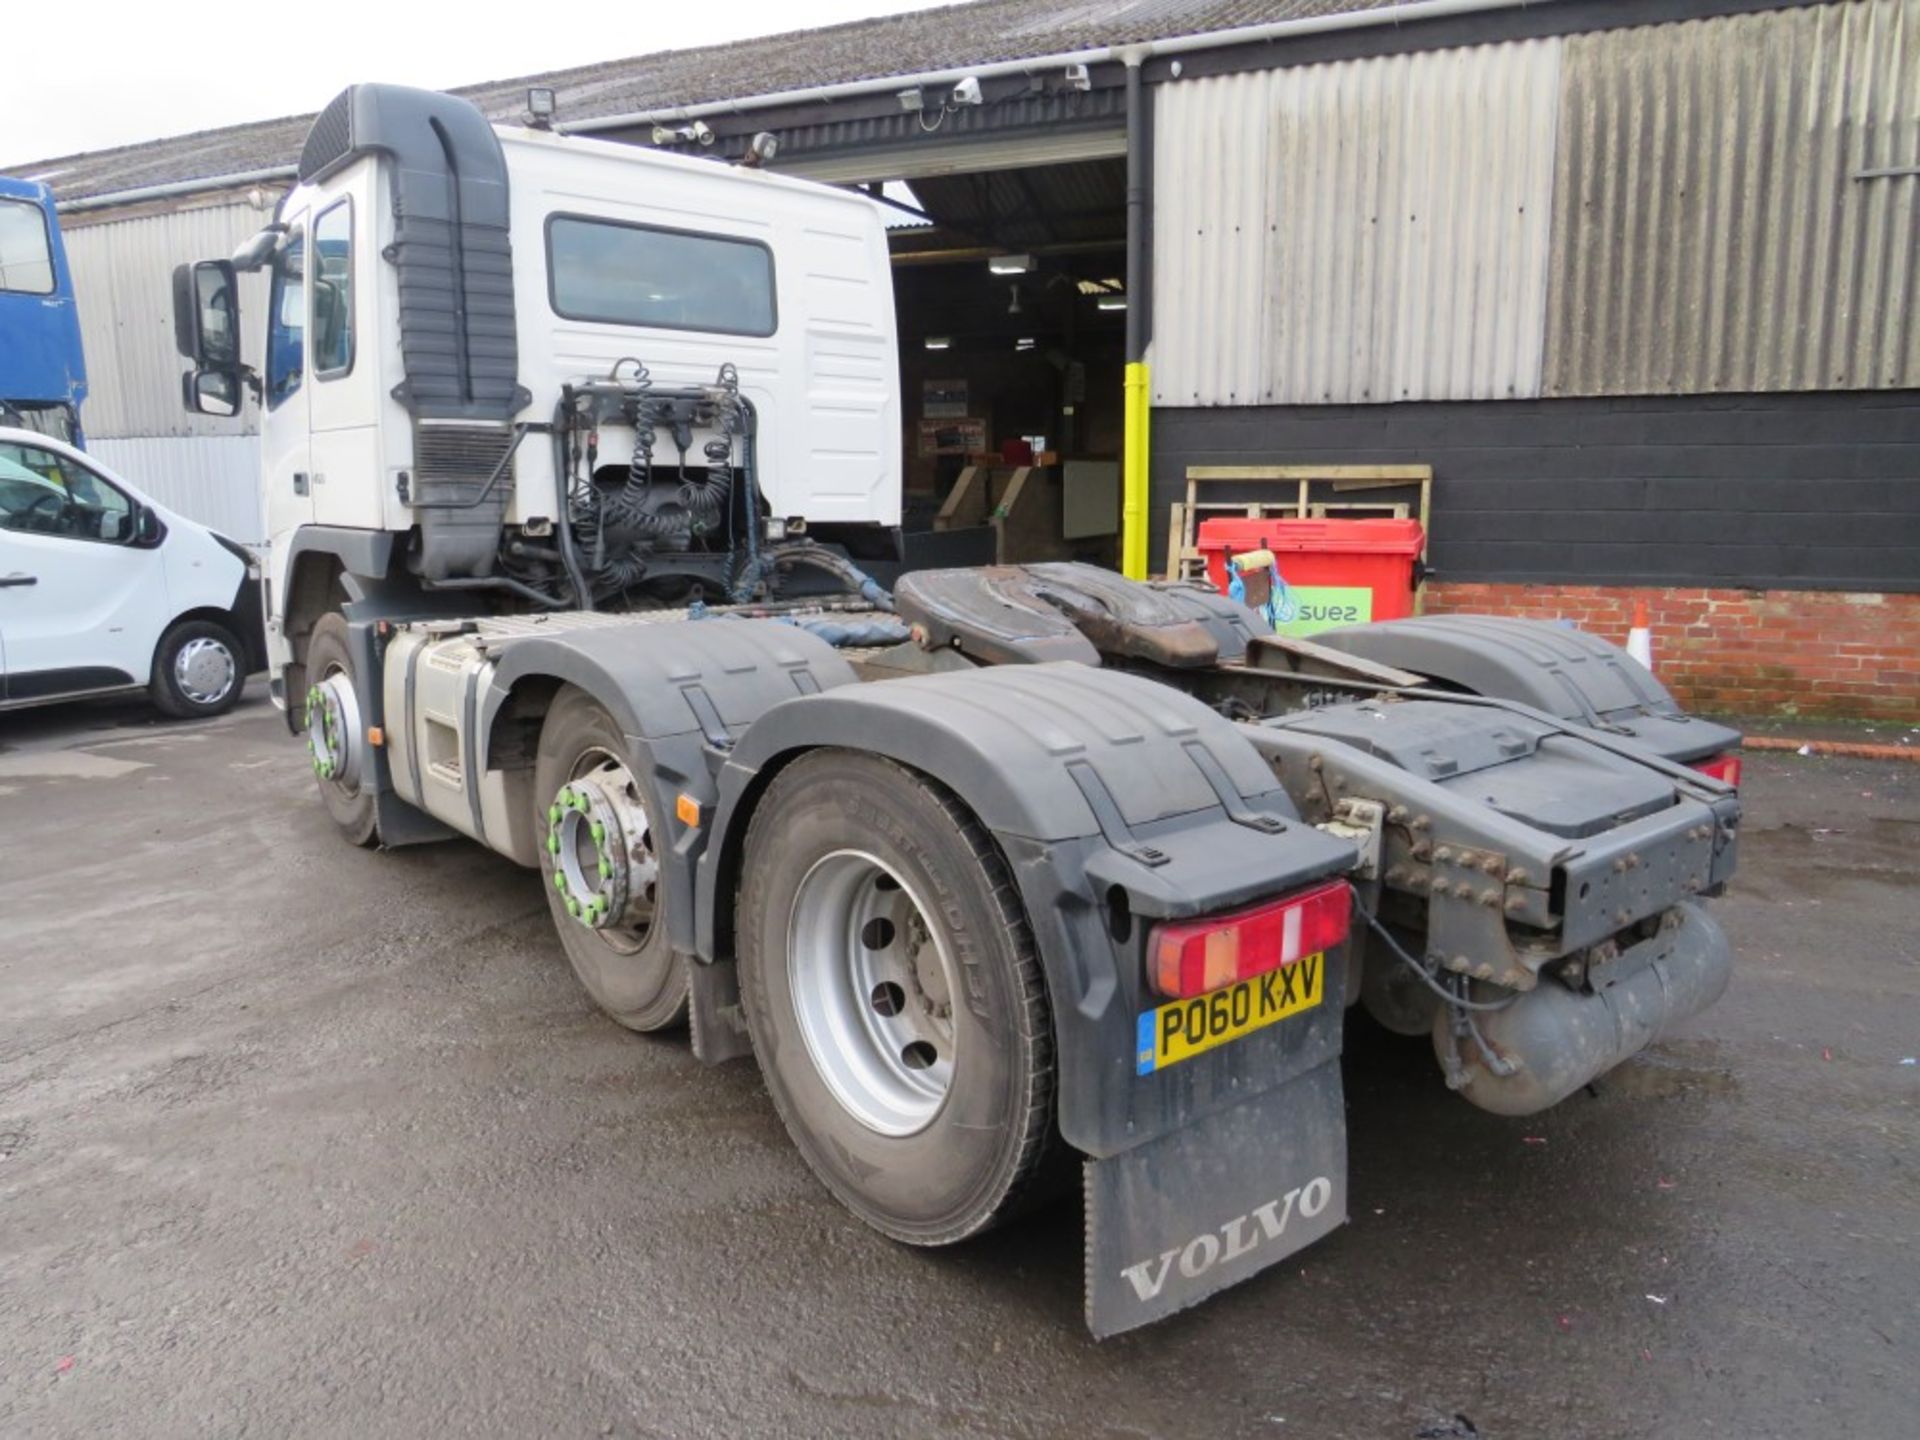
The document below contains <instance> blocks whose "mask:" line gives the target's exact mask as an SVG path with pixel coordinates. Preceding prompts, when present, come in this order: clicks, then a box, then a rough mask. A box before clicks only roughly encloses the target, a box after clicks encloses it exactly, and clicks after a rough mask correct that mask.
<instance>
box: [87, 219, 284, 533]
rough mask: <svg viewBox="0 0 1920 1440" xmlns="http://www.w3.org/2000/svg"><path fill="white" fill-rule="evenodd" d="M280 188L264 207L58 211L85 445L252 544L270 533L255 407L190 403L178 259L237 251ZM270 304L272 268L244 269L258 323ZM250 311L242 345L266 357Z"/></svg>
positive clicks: (162, 497) (243, 292) (250, 355)
mask: <svg viewBox="0 0 1920 1440" xmlns="http://www.w3.org/2000/svg"><path fill="white" fill-rule="evenodd" d="M277 198H278V196H277V195H269V196H268V197H267V203H266V206H265V207H264V208H258V209H257V208H255V207H254V206H253V205H251V204H248V203H246V202H244V201H241V202H236V203H224V204H215V205H210V206H209V205H205V204H204V203H203V204H201V205H200V206H199V207H198V208H192V209H177V210H166V209H162V208H159V207H153V208H151V209H149V210H148V211H147V213H136V214H132V215H125V216H122V217H120V218H106V219H103V220H98V221H95V220H93V219H92V218H91V217H90V216H88V215H86V214H85V212H82V213H81V214H78V215H74V216H71V217H68V216H63V217H62V218H61V229H62V232H63V234H64V236H65V239H66V244H67V257H68V259H69V261H70V262H71V264H72V267H73V285H74V294H75V296H76V298H77V300H78V302H79V307H80V334H81V340H82V343H83V344H84V345H85V346H86V354H87V380H88V386H89V392H88V397H87V403H86V407H85V409H84V410H83V412H82V415H81V420H82V423H83V424H84V425H85V427H86V434H87V447H88V449H90V450H91V451H92V452H93V453H94V454H96V455H98V456H99V457H100V458H101V460H103V461H104V462H105V463H106V464H107V465H109V466H111V467H112V468H113V469H115V470H118V471H119V472H120V473H121V474H123V475H125V476H126V477H127V479H129V480H131V481H132V482H133V483H134V484H135V485H137V486H138V487H139V488H140V489H142V490H144V491H146V492H147V493H148V494H149V495H151V496H152V497H153V498H154V499H155V500H158V501H159V502H160V503H161V504H162V505H165V506H167V507H168V508H169V509H172V510H175V511H178V512H179V513H180V514H182V515H185V516H187V517H188V518H189V519H192V520H198V521H199V522H200V523H201V524H203V525H211V526H212V527H213V528H214V529H216V530H219V531H221V532H222V533H223V534H226V535H229V536H231V537H232V538H233V539H235V540H240V541H243V542H245V543H248V544H261V543H264V541H265V539H266V522H265V519H264V518H263V516H262V513H261V506H260V486H259V468H260V467H259V441H258V438H257V436H258V424H257V418H258V415H257V411H255V410H254V409H253V408H252V407H251V406H249V407H248V408H247V409H246V411H245V412H243V414H242V415H241V416H240V417H239V418H236V419H232V420H221V419H216V418H214V417H212V416H207V415H195V414H192V413H190V412H189V411H188V410H187V409H186V408H185V407H184V406H183V405H181V403H180V376H181V375H182V374H183V373H184V372H185V371H186V369H187V362H186V361H185V360H183V359H182V358H181V357H180V355H179V353H178V352H177V351H176V350H175V349H174V345H173V289H172V286H173V267H174V266H175V265H178V264H180V263H181V262H182V261H187V260H209V259H216V258H219V257H221V256H226V255H231V254H232V253H233V251H234V248H235V247H236V246H237V245H239V244H240V242H241V241H243V240H245V239H246V238H247V237H248V236H250V235H252V234H253V233H254V232H255V231H256V230H258V229H259V228H260V227H261V226H262V225H263V224H265V223H266V222H267V220H269V219H270V218H271V215H272V205H273V202H274V201H275V200H276V199H277ZM187 203H188V204H191V203H192V202H191V201H189V202H187ZM266 303H267V291H266V279H265V277H264V276H262V275H243V276H242V277H241V279H240V304H241V311H242V314H243V315H246V316H249V317H252V321H257V320H258V318H259V317H260V316H261V315H262V314H263V313H264V311H265V307H266ZM252 321H250V322H249V324H248V325H247V326H246V328H245V330H244V332H243V339H242V345H243V355H244V357H245V359H246V360H247V362H248V363H249V364H251V365H254V366H255V367H258V366H259V364H260V355H259V353H258V352H259V347H260V344H261V340H260V333H261V330H260V326H259V325H258V324H256V323H252Z"/></svg>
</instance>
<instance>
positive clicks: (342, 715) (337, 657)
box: [300, 614, 380, 845]
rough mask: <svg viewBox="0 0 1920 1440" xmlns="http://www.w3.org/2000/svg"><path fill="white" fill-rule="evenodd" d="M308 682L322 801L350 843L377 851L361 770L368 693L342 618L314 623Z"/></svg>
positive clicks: (310, 734)
mask: <svg viewBox="0 0 1920 1440" xmlns="http://www.w3.org/2000/svg"><path fill="white" fill-rule="evenodd" d="M307 679H308V681H309V682H310V683H309V685H308V689H307V693H306V696H305V697H304V698H303V699H302V700H301V702H300V703H301V705H302V707H303V713H304V716H305V721H306V731H307V749H308V751H309V753H310V754H311V755H312V756H313V773H314V779H315V780H316V781H318V783H319V786H320V799H321V801H322V802H323V803H324V804H325V805H326V807H327V813H328V814H329V815H331V816H332V817H333V823H334V824H336V825H338V826H339V827H340V831H341V833H342V834H344V835H345V836H346V837H347V839H348V840H350V841H351V842H352V843H353V844H355V845H377V844H378V843H379V841H380V836H379V833H378V826H377V824H376V819H375V815H374V809H373V791H372V789H371V788H370V787H369V786H368V784H367V783H366V782H367V780H368V779H369V778H370V777H368V776H367V775H366V774H365V771H364V769H363V765H362V762H363V761H364V759H365V756H366V744H367V737H366V733H365V728H364V726H363V725H362V723H361V716H362V714H363V713H364V711H363V710H362V708H361V706H360V703H359V699H360V696H361V695H363V694H364V693H365V690H364V687H362V686H361V685H360V683H359V681H358V679H357V677H356V676H355V675H354V671H353V656H352V654H351V652H349V650H348V649H347V622H346V619H345V618H344V617H343V616H340V615H338V614H328V615H322V616H321V617H320V619H319V620H318V621H316V622H315V624H314V627H313V634H312V638H311V639H309V640H308V642H307Z"/></svg>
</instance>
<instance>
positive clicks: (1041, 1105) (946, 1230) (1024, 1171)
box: [738, 750, 1056, 1245]
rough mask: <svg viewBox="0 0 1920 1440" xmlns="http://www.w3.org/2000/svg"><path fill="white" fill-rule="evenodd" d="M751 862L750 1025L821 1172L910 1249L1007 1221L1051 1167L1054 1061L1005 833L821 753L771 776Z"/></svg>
mask: <svg viewBox="0 0 1920 1440" xmlns="http://www.w3.org/2000/svg"><path fill="white" fill-rule="evenodd" d="M741 869H742V873H743V875H744V876H745V881H744V884H743V886H742V890H741V896H740V912H739V919H738V936H739V944H738V949H739V964H740V982H741V993H742V998H743V999H744V1001H745V1004H746V1013H747V1023H748V1028H749V1030H750V1032H751V1034H752V1037H753V1046H754V1051H755V1053H756V1054H757V1055H758V1057H759V1061H760V1068H761V1070H762V1072H763V1073H764V1074H765V1076H766V1082H767V1089H768V1090H769V1091H770V1092H771V1094H772V1096H773V1102H774V1105H775V1107H776V1108H777V1109H778V1111H779V1113H780V1118H781V1119H782V1120H783V1121H784V1122H785V1123H786V1127H787V1130H788V1131H789V1133H791V1134H792V1136H793V1139H794V1143H795V1144H796V1145H798V1146H799V1148H800V1152H801V1154H802V1155H803V1156H804V1157H805V1158H806V1161H807V1163H808V1165H810V1166H811V1167H812V1168H813V1171H814V1173H815V1174H816V1175H818V1176H819V1177H820V1179H821V1180H822V1181H823V1182H824V1183H825V1184H826V1186H827V1188H828V1189H830V1190H831V1191H833V1193H834V1194H835V1195H836V1196H838V1197H839V1199H840V1200H841V1201H842V1202H843V1203H844V1204H845V1205H846V1206H847V1208H848V1209H850V1210H852V1211H853V1212H854V1213H855V1214H856V1215H858V1216H860V1217H861V1218H862V1219H863V1220H865V1221H866V1222H867V1223H868V1224H870V1225H872V1226H873V1227H874V1228H875V1229H877V1230H880V1231H882V1232H883V1233H885V1234H887V1235H890V1236H892V1237H893V1238H894V1239H896V1240H900V1241H904V1242H906V1243H908V1244H913V1245H947V1244H951V1243H953V1242H955V1241H958V1240H963V1239H965V1238H966V1237H968V1236H969V1235H973V1234H975V1233H977V1232H978V1231H981V1230H984V1229H986V1228H987V1227H989V1226H991V1225H993V1224H995V1223H997V1222H998V1221H1000V1220H1002V1219H1005V1218H1006V1217H1007V1216H1008V1215H1009V1214H1010V1213H1012V1212H1013V1211H1014V1210H1015V1209H1016V1208H1017V1207H1018V1205H1019V1203H1020V1202H1021V1201H1022V1200H1024V1199H1027V1198H1028V1197H1029V1195H1030V1194H1032V1193H1033V1192H1034V1191H1035V1189H1036V1187H1035V1181H1036V1180H1037V1179H1038V1178H1039V1177H1040V1176H1041V1175H1042V1173H1043V1172H1048V1173H1051V1167H1048V1166H1046V1164H1045V1161H1046V1159H1047V1152H1048V1151H1049V1150H1050V1149H1051V1148H1052V1142H1053V1140H1054V1136H1055V1133H1056V1132H1055V1129H1054V1114H1053V1109H1054V1059H1053V1032H1052V1024H1051V1020H1050V1017H1049V1013H1048V1009H1047V998H1046V989H1045V984H1044V981H1043V979H1042V975H1041V970H1040V962H1039V959H1038V957H1037V955H1036V954H1035V950H1034V944H1033V936H1032V933H1031V931H1030V929H1029V928H1028V925H1027V920H1026V915H1025V913H1024V912H1023V910H1022V909H1021V906H1020V901H1019V897H1018V895H1017V894H1016V893H1015V890H1014V886H1013V880H1012V877H1011V875H1010V874H1009V873H1008V870H1007V866H1006V862H1005V860H1004V859H1003V858H1002V857H1001V855H1000V852H999V849H998V847H997V846H996V845H995V844H994V842H993V839H992V837H991V836H989V835H988V833H987V832H986V830H985V829H984V828H983V827H982V826H981V825H980V823H979V822H978V821H977V820H976V819H974V817H973V816H972V814H971V813H970V812H969V811H968V810H967V809H966V807H965V806H963V805H962V804H961V803H960V802H959V801H958V800H956V799H955V798H954V797H953V796H952V795H950V794H948V793H947V792H946V791H944V790H942V789H941V788H939V787H938V786H936V785H934V784H933V783H931V782H929V781H928V780H927V779H925V778H924V777H922V776H921V775H919V774H917V773H915V772H914V771H911V770H908V769H906V768H904V767H902V766H900V765H896V764H894V763H893V762H891V761H888V760H883V759H880V758H878V757H876V756H871V755H863V754H858V753H854V752H851V751H845V750H818V751H814V752H813V753H811V754H809V755H805V756H803V757H801V758H800V759H799V760H796V761H795V762H793V763H792V764H791V765H789V766H788V767H787V768H786V769H784V770H782V771H781V772H780V774H779V775H778V776H777V777H776V778H775V780H774V781H773V783H772V785H771V786H770V787H769V788H768V790H767V793H766V795H765V796H764V797H763V798H762V800H761V802H760V805H759V807H758V809H757V810H756V811H755V812H754V816H753V821H752V824H751V826H750V827H749V829H748V832H747V838H746V847H745V852H744V856H743V859H742V866H741ZM1039 1188H1042V1189H1044V1186H1041V1187H1039Z"/></svg>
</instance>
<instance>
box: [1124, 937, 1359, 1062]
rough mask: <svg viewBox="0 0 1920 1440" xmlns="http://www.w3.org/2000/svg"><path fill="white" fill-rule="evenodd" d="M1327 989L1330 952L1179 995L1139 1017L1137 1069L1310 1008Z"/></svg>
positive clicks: (1186, 1054) (1234, 1037)
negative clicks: (1189, 996)
mask: <svg viewBox="0 0 1920 1440" xmlns="http://www.w3.org/2000/svg"><path fill="white" fill-rule="evenodd" d="M1326 991H1327V957H1326V955H1325V954H1324V953H1322V954H1315V955H1303V956H1301V957H1300V958H1299V959H1298V960H1296V961H1294V962H1293V963H1292V964H1291V965H1283V966H1281V967H1280V968H1279V969H1278V970H1269V971H1268V972H1267V973H1266V974H1264V975H1256V976H1254V978H1253V979H1251V980H1242V981H1241V982H1240V983H1239V984H1237V985H1229V986H1227V987H1226V988H1225V989H1224V990H1215V991H1212V992H1210V993H1209V994H1206V995H1199V996H1196V997H1195V998H1193V999H1192V1000H1175V1001H1174V1002H1173V1003H1172V1004H1170V1005H1162V1006H1160V1007H1159V1008H1158V1009H1155V1010H1149V1011H1147V1012H1146V1013H1145V1014H1143V1015H1142V1016H1141V1017H1140V1034H1139V1055H1138V1060H1139V1070H1140V1073H1141V1074H1142V1075H1151V1074H1152V1073H1153V1072H1154V1071H1156V1070H1164V1069H1166V1068H1167V1066H1169V1065H1178V1064H1179V1063H1180V1062H1181V1061H1182V1060H1190V1059H1192V1058H1193V1057H1194V1056H1195V1055H1199V1054H1202V1053H1204V1052H1205V1051H1208V1050H1211V1049H1213V1048H1214V1047H1215V1046H1217V1045H1225V1044H1226V1043H1227V1042H1228V1041H1229V1040H1238V1039H1239V1038H1240V1037H1241V1036H1242V1035H1251V1034H1252V1033H1253V1032H1254V1031H1256V1030H1260V1029H1264V1028H1265V1027H1266V1026H1268V1025H1271V1024H1273V1023H1274V1022H1275V1021H1277V1020H1284V1019H1286V1018H1287V1017H1288V1016H1289V1015H1298V1014H1299V1013H1300V1012H1301V1011H1303V1010H1311V1009H1312V1008H1313V1007H1314V1006H1316V1005H1318V1004H1319V1003H1320V1000H1321V997H1323V996H1324V995H1325V994H1326Z"/></svg>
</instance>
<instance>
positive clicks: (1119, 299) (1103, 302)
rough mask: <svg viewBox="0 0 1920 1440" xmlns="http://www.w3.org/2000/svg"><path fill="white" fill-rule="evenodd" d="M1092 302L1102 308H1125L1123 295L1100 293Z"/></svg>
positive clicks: (1125, 299)
mask: <svg viewBox="0 0 1920 1440" xmlns="http://www.w3.org/2000/svg"><path fill="white" fill-rule="evenodd" d="M1094 303H1095V304H1096V305H1098V306H1099V307H1100V308H1101V309H1102V310H1124V309H1126V308H1127V297H1126V296H1124V295H1102V296H1101V297H1100V298H1099V299H1098V300H1096V301H1095V302H1094Z"/></svg>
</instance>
